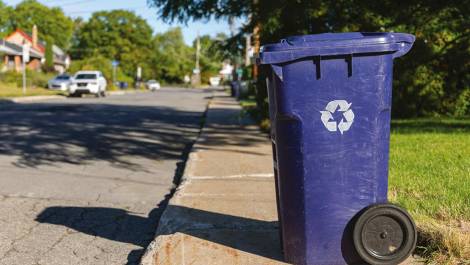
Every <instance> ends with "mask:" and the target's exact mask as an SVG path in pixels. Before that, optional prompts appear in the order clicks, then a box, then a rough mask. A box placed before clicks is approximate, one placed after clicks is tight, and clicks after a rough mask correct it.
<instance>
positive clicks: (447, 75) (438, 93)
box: [150, 0, 470, 117]
mask: <svg viewBox="0 0 470 265" xmlns="http://www.w3.org/2000/svg"><path fill="white" fill-rule="evenodd" d="M150 2H151V4H152V5H153V6H154V7H156V8H158V14H159V15H160V17H161V18H162V19H164V20H166V21H170V22H171V21H174V20H176V21H179V22H187V21H189V20H191V19H195V20H200V19H202V20H206V19H209V18H211V17H215V18H216V19H225V18H229V17H241V18H243V17H250V18H251V19H250V21H249V22H250V23H248V24H247V25H246V26H244V28H243V29H242V30H243V31H244V32H247V33H248V32H252V30H253V29H254V28H255V26H261V27H260V39H261V42H262V43H270V42H277V41H279V40H280V39H282V38H285V37H287V36H290V35H298V34H314V33H322V32H346V31H395V32H409V33H412V34H415V35H416V37H417V39H416V43H415V45H414V48H413V49H412V51H411V52H410V54H409V55H408V56H407V58H408V59H404V60H397V64H396V68H395V71H396V73H397V74H396V75H395V79H394V90H393V115H394V116H400V117H409V116H417V115H434V114H444V115H449V114H450V115H457V114H458V115H469V114H470V103H469V101H470V73H469V71H468V69H469V68H470V59H469V54H470V50H469V49H470V48H469V47H470V20H469V19H468V18H467V17H468V14H469V11H470V5H469V4H468V1H457V0H450V1H438V0H412V1H402V0H400V1H396V0H395V1H394V0H384V1H375V0H363V1H358V0H341V1H337V0H323V1H320V0H308V1H307V0H298V1H288V0H223V1H222V0H215V1H214V0H200V1H196V0H193V1H171V0H150ZM238 36H240V35H238ZM263 80H264V76H263V75H261V76H260V77H259V79H258V95H259V97H258V98H259V101H258V103H259V105H260V106H261V107H262V108H263V109H264V113H267V108H266V104H265V103H266V93H265V86H264V84H263V82H264V81H263Z"/></svg>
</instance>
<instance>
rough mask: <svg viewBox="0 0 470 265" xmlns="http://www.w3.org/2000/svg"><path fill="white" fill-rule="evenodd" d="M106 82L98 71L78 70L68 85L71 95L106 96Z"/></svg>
mask: <svg viewBox="0 0 470 265" xmlns="http://www.w3.org/2000/svg"><path fill="white" fill-rule="evenodd" d="M106 86H107V82H106V79H105V78H104V76H103V74H102V73H101V72H100V71H79V72H77V73H76V74H75V76H74V77H73V79H72V82H71V83H70V86H69V94H70V95H71V96H79V95H82V94H93V95H95V96H96V97H104V96H106Z"/></svg>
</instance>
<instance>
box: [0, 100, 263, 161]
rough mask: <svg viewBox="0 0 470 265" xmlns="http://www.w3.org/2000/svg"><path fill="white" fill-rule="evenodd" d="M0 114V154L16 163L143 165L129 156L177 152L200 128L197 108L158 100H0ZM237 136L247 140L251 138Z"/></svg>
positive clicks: (173, 156)
mask: <svg viewBox="0 0 470 265" xmlns="http://www.w3.org/2000/svg"><path fill="white" fill-rule="evenodd" d="M0 119H1V120H2V122H1V124H0V155H9V156H17V157H18V159H17V160H16V161H15V166H17V167H36V166H40V165H53V164H54V163H57V162H64V163H70V164H87V163H90V162H92V161H95V160H102V161H108V162H110V163H111V164H112V165H113V166H115V167H126V168H128V169H132V170H144V169H143V168H141V167H140V165H139V164H138V163H135V162H133V160H132V159H129V158H133V159H138V158H145V159H150V160H161V159H177V158H179V157H180V156H181V150H182V149H183V148H184V146H185V145H186V144H187V143H188V142H191V141H192V140H194V135H195V133H196V132H198V131H199V128H200V124H201V122H200V121H201V113H200V112H191V111H182V110H178V109H173V108H168V107H159V106H128V105H113V104H58V103H30V104H14V103H12V104H7V105H2V106H0ZM240 137H243V136H240ZM242 142H243V143H244V144H246V145H251V144H254V143H255V142H256V139H252V137H246V139H243V141H242ZM217 144H222V142H218V143H217Z"/></svg>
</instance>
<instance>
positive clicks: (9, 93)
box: [0, 83, 62, 98]
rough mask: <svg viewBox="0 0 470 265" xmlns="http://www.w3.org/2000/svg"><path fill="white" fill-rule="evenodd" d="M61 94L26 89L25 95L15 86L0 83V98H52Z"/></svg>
mask: <svg viewBox="0 0 470 265" xmlns="http://www.w3.org/2000/svg"><path fill="white" fill-rule="evenodd" d="M61 94H62V93H61V92H58V91H52V90H48V89H45V88H39V87H36V88H31V87H28V88H26V94H23V89H22V88H20V87H17V86H16V85H15V84H5V83H0V98H14V97H23V96H52V95H61Z"/></svg>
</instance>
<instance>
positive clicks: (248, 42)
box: [245, 35, 251, 66]
mask: <svg viewBox="0 0 470 265" xmlns="http://www.w3.org/2000/svg"><path fill="white" fill-rule="evenodd" d="M250 64H251V35H246V41H245V66H250Z"/></svg>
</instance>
